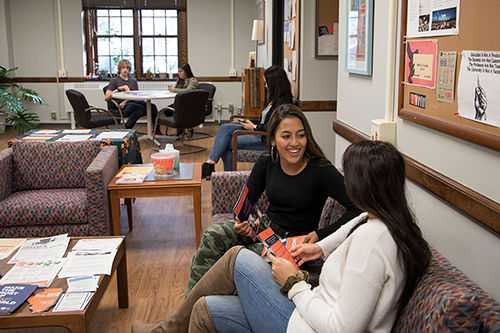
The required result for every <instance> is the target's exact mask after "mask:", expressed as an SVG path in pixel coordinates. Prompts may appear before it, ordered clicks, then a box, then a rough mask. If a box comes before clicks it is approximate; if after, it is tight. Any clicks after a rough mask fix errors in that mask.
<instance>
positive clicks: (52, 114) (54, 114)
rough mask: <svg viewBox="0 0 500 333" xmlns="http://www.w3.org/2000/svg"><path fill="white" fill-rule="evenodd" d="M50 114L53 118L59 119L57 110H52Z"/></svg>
mask: <svg viewBox="0 0 500 333" xmlns="http://www.w3.org/2000/svg"><path fill="white" fill-rule="evenodd" d="M50 114H51V116H52V120H57V115H56V112H55V111H52V112H51V113H50Z"/></svg>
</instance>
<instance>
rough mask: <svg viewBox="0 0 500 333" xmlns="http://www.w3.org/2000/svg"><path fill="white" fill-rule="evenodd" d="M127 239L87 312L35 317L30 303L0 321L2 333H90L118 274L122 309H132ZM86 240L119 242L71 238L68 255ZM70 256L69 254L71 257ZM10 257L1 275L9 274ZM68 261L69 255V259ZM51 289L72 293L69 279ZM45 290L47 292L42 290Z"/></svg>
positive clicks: (1, 265)
mask: <svg viewBox="0 0 500 333" xmlns="http://www.w3.org/2000/svg"><path fill="white" fill-rule="evenodd" d="M118 237H121V238H123V241H122V243H121V244H120V247H119V248H118V251H117V253H116V257H115V260H114V261H113V268H112V270H111V275H101V279H100V281H99V288H98V289H97V291H96V292H95V293H94V296H92V299H91V300H90V302H89V303H88V304H87V307H86V308H85V310H83V311H68V312H52V309H53V308H51V309H50V310H49V311H47V312H42V313H39V314H33V313H31V311H30V310H29V304H28V302H24V303H23V304H22V305H21V306H20V307H19V308H18V309H17V310H16V311H15V312H14V313H12V314H10V315H8V316H1V317H0V329H9V328H28V327H47V326H62V327H65V328H67V329H68V330H69V331H70V332H73V333H86V332H87V327H88V325H89V323H90V320H91V319H92V316H93V315H94V313H95V311H96V310H97V306H98V305H99V302H100V301H101V299H102V296H103V295H104V292H105V291H106V288H107V287H108V284H109V282H110V281H111V277H112V276H113V274H114V272H115V271H116V274H117V275H116V277H117V279H116V280H117V283H118V306H119V307H120V308H128V283H127V258H126V250H125V237H124V236H118ZM82 238H116V236H110V237H97V236H96V237H71V241H70V243H69V246H68V251H67V252H69V251H71V249H72V248H73V246H75V244H76V242H77V241H78V240H79V239H82ZM67 252H66V254H67ZM11 257H12V255H11V256H10V257H8V258H7V259H4V260H1V261H0V272H1V273H3V274H5V273H6V272H7V271H8V270H9V269H11V268H12V267H13V265H8V264H7V262H8V261H9V260H10V258H11ZM65 257H66V255H65ZM50 288H64V290H66V289H68V287H67V284H66V279H58V278H57V277H56V278H55V279H54V282H52V284H51V285H50ZM42 289H43V288H42ZM42 289H41V288H38V289H37V290H35V293H36V292H40V291H42Z"/></svg>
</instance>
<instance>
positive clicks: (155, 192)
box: [108, 163, 201, 246]
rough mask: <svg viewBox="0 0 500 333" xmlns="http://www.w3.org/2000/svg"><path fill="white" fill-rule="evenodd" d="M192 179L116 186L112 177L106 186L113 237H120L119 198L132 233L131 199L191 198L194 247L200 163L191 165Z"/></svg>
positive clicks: (198, 224) (198, 216)
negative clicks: (125, 208) (125, 205)
mask: <svg viewBox="0 0 500 333" xmlns="http://www.w3.org/2000/svg"><path fill="white" fill-rule="evenodd" d="M193 164H194V168H193V177H192V179H189V180H155V181H145V182H144V183H142V184H119V185H117V184H116V180H117V179H118V177H116V176H115V177H114V178H113V180H112V181H111V182H110V183H109V185H108V191H109V196H110V203H111V216H112V218H113V230H114V234H115V235H120V198H125V201H126V203H127V215H128V227H129V230H130V231H132V228H133V225H132V224H133V223H132V222H133V221H132V205H131V199H132V198H146V197H176V196H186V195H187V196H189V195H190V196H192V197H193V206H194V226H195V230H196V246H199V245H200V239H201V163H193ZM127 166H130V167H134V166H144V165H141V164H130V165H124V166H122V167H121V168H120V170H119V171H118V173H120V171H121V170H122V169H123V168H125V167H127Z"/></svg>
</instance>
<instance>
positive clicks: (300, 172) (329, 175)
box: [186, 69, 361, 295]
mask: <svg viewBox="0 0 500 333" xmlns="http://www.w3.org/2000/svg"><path fill="white" fill-rule="evenodd" d="M280 70H281V69H280ZM266 137H267V141H266V147H267V151H268V152H269V154H265V155H261V156H260V157H259V159H258V160H257V162H256V163H255V165H254V167H253V169H252V172H251V173H250V176H249V178H248V181H247V184H246V185H247V187H248V195H249V196H250V197H252V198H253V199H254V202H257V201H258V199H259V198H260V197H261V195H262V193H264V191H266V194H267V197H268V199H269V207H268V209H267V211H266V212H262V213H264V215H263V217H262V220H261V223H260V227H259V232H260V231H263V230H264V229H267V228H268V227H271V228H272V229H273V231H274V233H275V234H276V235H277V236H278V237H279V238H287V237H290V236H301V235H306V239H305V242H306V243H308V242H311V243H315V242H317V241H318V240H320V239H323V238H325V237H326V236H328V235H329V234H331V233H333V232H334V231H335V230H337V229H338V228H339V227H340V226H342V225H343V224H344V223H346V222H348V221H349V220H351V219H352V218H353V217H355V216H358V215H359V214H361V210H359V209H358V208H357V207H356V206H355V205H354V204H353V203H352V201H351V199H350V198H349V196H348V195H347V193H346V190H345V186H344V177H343V176H342V175H341V174H340V172H338V171H337V168H335V166H333V164H332V163H331V162H330V161H329V160H328V159H327V158H326V156H325V154H324V153H323V151H322V150H321V148H320V147H319V145H318V144H317V143H316V140H315V139H314V137H313V133H312V130H311V126H310V125H309V122H308V121H307V118H306V116H305V115H304V113H303V112H302V111H301V110H300V109H299V108H298V107H297V106H295V105H293V104H283V105H280V106H279V107H278V108H277V109H276V111H274V113H273V115H272V116H271V119H270V120H269V125H268V127H267V136H266ZM328 197H331V198H332V199H334V200H336V201H338V202H339V203H340V204H341V205H342V206H344V207H345V209H346V211H345V213H344V214H343V215H342V216H341V217H339V219H338V221H337V222H335V223H333V224H331V225H329V226H327V227H325V228H323V229H318V227H319V221H320V218H321V213H322V211H323V207H324V206H325V203H326V201H327V199H328ZM251 235H252V230H251V228H250V225H249V223H248V221H239V220H238V219H236V221H234V220H228V221H222V222H219V223H216V224H214V225H211V226H209V227H208V228H207V229H206V230H205V232H204V233H203V235H202V237H201V241H200V246H199V248H198V250H197V252H196V253H195V255H194V256H193V259H192V260H191V273H190V277H189V283H188V287H187V292H186V295H188V294H189V292H190V290H191V289H192V288H193V287H194V286H195V284H196V283H197V282H198V281H199V280H200V278H201V277H202V276H203V275H204V274H205V273H206V272H207V271H208V270H209V269H210V267H212V265H213V264H214V263H215V262H216V261H217V260H219V258H220V257H222V255H223V254H224V253H225V252H226V251H227V250H229V249H230V248H231V247H232V246H235V245H245V246H246V247H247V248H249V249H250V250H252V251H254V252H255V253H259V254H260V253H262V249H263V245H262V243H261V242H260V241H258V240H257V241H254V240H253V238H252V237H250V236H251Z"/></svg>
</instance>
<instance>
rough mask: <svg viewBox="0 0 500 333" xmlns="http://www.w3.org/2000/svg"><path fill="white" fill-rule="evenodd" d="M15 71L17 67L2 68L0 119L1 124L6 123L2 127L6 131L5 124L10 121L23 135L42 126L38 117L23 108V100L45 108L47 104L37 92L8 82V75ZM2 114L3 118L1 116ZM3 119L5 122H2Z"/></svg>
mask: <svg viewBox="0 0 500 333" xmlns="http://www.w3.org/2000/svg"><path fill="white" fill-rule="evenodd" d="M15 70H17V67H14V68H11V69H6V68H5V67H2V66H0V117H2V118H0V122H2V123H4V124H3V125H0V126H3V130H4V131H5V123H6V121H8V122H10V123H11V124H12V125H13V126H14V129H15V130H16V131H17V132H18V133H19V134H22V133H24V132H25V131H29V130H31V129H33V128H38V127H39V126H40V125H39V124H38V121H39V118H38V115H37V114H36V113H33V112H27V110H26V109H25V108H24V107H23V102H22V99H23V98H24V100H28V101H30V102H33V103H35V104H39V105H45V106H46V105H47V102H45V100H44V99H43V98H41V97H39V96H38V93H37V92H36V91H34V90H32V89H27V88H24V87H22V86H21V85H19V84H16V83H11V82H7V74H8V73H10V72H13V71H15ZM1 110H3V111H1ZM2 114H3V116H1V115H2ZM3 118H5V120H2V119H3Z"/></svg>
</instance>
